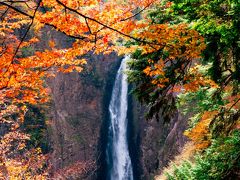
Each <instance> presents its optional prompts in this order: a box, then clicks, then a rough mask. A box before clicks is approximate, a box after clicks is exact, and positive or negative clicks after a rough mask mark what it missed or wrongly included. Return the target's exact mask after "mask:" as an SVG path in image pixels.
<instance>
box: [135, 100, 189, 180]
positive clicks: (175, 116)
mask: <svg viewBox="0 0 240 180" xmlns="http://www.w3.org/2000/svg"><path fill="white" fill-rule="evenodd" d="M136 106H139V105H137V103H135V107H136ZM145 111H146V108H144V107H142V108H140V107H138V110H137V112H135V116H136V117H137V118H138V120H139V122H140V126H139V125H138V126H139V131H140V134H141V143H140V149H141V150H140V151H141V155H140V156H141V157H140V159H141V164H142V165H141V166H142V175H141V179H144V180H148V179H153V177H154V175H156V174H159V173H160V172H161V171H162V170H163V168H164V167H165V166H167V164H168V163H169V161H170V160H172V159H173V158H174V157H175V156H176V155H177V154H178V153H180V151H181V149H182V147H183V145H184V144H185V143H186V141H187V138H186V137H185V136H184V135H183V132H184V130H185V129H186V128H187V121H186V118H185V117H182V116H181V115H180V113H179V112H178V111H177V110H175V111H174V112H173V113H172V114H171V115H170V117H169V119H170V121H169V122H165V121H164V119H163V118H162V116H159V117H160V118H159V119H158V120H156V119H151V120H148V121H146V119H145V118H144V115H143V112H145ZM160 114H161V112H160ZM136 117H135V118H136Z"/></svg>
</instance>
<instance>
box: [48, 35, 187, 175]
mask: <svg viewBox="0 0 240 180" xmlns="http://www.w3.org/2000/svg"><path fill="white" fill-rule="evenodd" d="M51 38H54V39H55V40H56V42H58V43H57V44H58V45H59V47H67V46H69V44H71V40H70V39H69V38H66V37H64V36H63V35H62V34H59V33H56V32H55V33H52V34H51ZM46 41H48V40H46ZM119 60H120V58H119V57H117V56H116V55H115V54H111V55H108V56H96V55H90V57H89V60H88V64H87V66H86V67H85V70H84V71H83V72H82V73H70V74H62V73H59V74H57V76H56V77H55V78H53V79H50V80H48V84H49V86H50V87H51V90H52V110H51V113H50V114H51V119H52V123H51V128H50V130H51V132H50V134H51V141H52V144H53V145H52V148H53V158H52V163H53V171H54V172H58V173H57V174H58V175H59V176H58V177H61V178H63V179H97V171H98V172H100V176H99V174H98V179H102V178H103V177H104V176H102V174H101V171H102V172H104V171H106V169H104V167H98V165H99V166H104V158H105V156H104V155H103V154H104V152H103V148H104V146H106V139H107V125H108V118H107V116H108V113H107V111H108V103H109V100H110V96H111V91H112V84H113V82H114V78H115V75H116V72H117V68H118V65H119V62H120V61H119ZM169 101H171V100H169ZM130 103H131V104H130V106H129V107H130V109H129V118H130V120H131V121H130V122H129V123H130V127H131V129H130V130H129V148H130V154H132V155H131V158H132V161H134V162H133V168H134V171H135V172H136V173H137V174H136V177H135V178H136V179H140V176H141V179H151V178H152V177H153V175H154V174H155V173H156V172H159V171H161V170H162V169H163V167H164V166H166V165H167V163H168V162H169V161H170V160H171V159H172V158H173V157H174V156H175V155H176V154H177V153H178V152H179V151H180V150H181V148H182V146H183V144H184V143H185V141H186V138H184V137H183V135H182V132H183V131H184V129H185V128H186V121H185V120H184V118H182V117H181V116H180V115H179V113H178V112H177V111H175V112H174V113H172V114H171V115H169V117H168V119H170V121H169V122H168V123H164V118H163V117H162V118H161V116H160V119H159V121H157V120H155V119H152V120H150V121H146V120H145V118H144V111H145V109H146V108H144V107H141V106H140V105H139V103H137V102H136V101H135V100H132V101H130ZM99 162H100V163H99ZM84 163H87V164H84ZM74 166H75V167H74ZM76 166H77V167H80V166H82V167H84V172H83V173H82V171H81V170H78V169H77V170H76ZM74 168H75V171H78V172H79V174H75V175H74V174H73V173H70V174H68V173H65V172H67V169H74ZM61 171H62V172H61Z"/></svg>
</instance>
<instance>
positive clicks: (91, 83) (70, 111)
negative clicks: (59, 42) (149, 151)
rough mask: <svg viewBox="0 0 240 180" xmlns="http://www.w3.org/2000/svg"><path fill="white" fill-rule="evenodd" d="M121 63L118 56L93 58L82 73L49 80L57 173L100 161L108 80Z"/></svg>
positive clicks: (92, 175) (58, 76)
mask: <svg viewBox="0 0 240 180" xmlns="http://www.w3.org/2000/svg"><path fill="white" fill-rule="evenodd" d="M118 59H119V57H117V56H116V55H115V54H111V55H108V56H100V55H99V56H96V55H92V56H91V57H90V58H89V60H88V64H87V65H86V67H85V70H84V71H83V72H82V73H70V74H63V73H58V74H57V76H56V77H55V78H53V79H50V80H49V82H48V84H49V86H50V87H51V90H52V100H53V108H52V113H51V114H52V125H51V137H52V138H51V139H52V144H53V158H52V162H53V171H57V170H59V169H64V168H65V167H67V166H69V165H71V164H73V163H75V162H77V161H80V162H96V161H97V156H98V154H99V153H98V152H97V151H98V148H97V146H98V141H99V137H100V128H101V124H102V121H103V108H102V107H103V96H104V93H105V88H106V82H107V79H108V76H109V75H110V73H112V71H114V69H115V66H116V64H117V63H116V62H117V61H118ZM95 164H96V163H95ZM90 170H91V169H89V171H90ZM87 171H88V170H86V172H85V173H88V172H87ZM95 175H96V174H91V176H88V177H87V179H95V178H96V177H94V176H95ZM77 178H80V177H77ZM70 179H72V178H70Z"/></svg>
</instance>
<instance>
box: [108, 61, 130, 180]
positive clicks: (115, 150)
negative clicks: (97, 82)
mask: <svg viewBox="0 0 240 180" xmlns="http://www.w3.org/2000/svg"><path fill="white" fill-rule="evenodd" d="M127 59H128V57H125V58H124V59H123V60H122V63H121V65H120V68H119V69H118V72H117V76H116V79H115V83H114V87H113V91H112V97H111V101H110V105H109V114H110V125H109V137H108V144H107V152H106V153H107V164H108V179H109V180H132V179H133V170H132V163H131V159H130V156H129V151H128V142H127V124H128V122H127V109H128V83H127V80H126V79H127V76H126V74H124V73H123V72H124V71H125V70H126V60H127Z"/></svg>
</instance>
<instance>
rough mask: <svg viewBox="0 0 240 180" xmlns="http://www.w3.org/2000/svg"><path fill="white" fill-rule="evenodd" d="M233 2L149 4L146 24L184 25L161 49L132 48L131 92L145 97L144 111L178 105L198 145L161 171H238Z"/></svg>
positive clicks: (158, 112)
mask: <svg viewBox="0 0 240 180" xmlns="http://www.w3.org/2000/svg"><path fill="white" fill-rule="evenodd" d="M239 8H240V6H239V3H238V2H237V1H236V0H229V1H224V0H220V1H219V0H206V1H201V0H194V1H185V0H172V1H162V2H161V3H160V4H159V5H157V6H156V7H155V8H153V9H152V10H150V11H149V12H148V17H149V19H150V24H151V25H155V26H166V25H167V26H168V27H182V25H183V24H185V25H186V29H181V30H180V32H181V33H180V36H178V34H177V32H174V39H173V40H172V41H170V42H168V43H165V44H164V45H165V46H164V48H162V49H160V50H153V51H152V52H148V53H145V52H144V51H142V50H141V49H138V50H137V51H135V52H134V53H133V55H132V58H133V60H132V61H131V62H129V67H130V71H129V72H128V74H129V81H130V82H132V83H133V84H135V89H134V90H133V93H134V94H135V95H136V96H137V97H138V99H139V100H140V101H141V102H143V103H146V104H147V105H148V107H149V113H148V115H147V117H149V118H152V117H156V118H157V119H158V117H159V116H163V117H165V114H168V115H169V112H171V111H174V110H176V108H178V109H179V110H181V111H182V113H184V114H186V115H187V116H191V117H190V118H189V129H188V130H186V131H185V133H184V134H185V135H186V136H187V137H188V138H189V139H190V140H191V141H193V143H194V147H195V150H196V151H197V154H196V155H194V157H189V158H187V159H185V161H186V162H184V161H183V163H182V166H180V167H176V166H175V167H174V166H171V167H168V169H172V170H173V171H174V172H173V173H172V174H171V175H170V174H168V176H165V177H163V176H161V178H165V179H224V178H231V177H233V178H239V174H238V173H239V150H238V149H239V130H238V129H239V124H240V111H239V107H240V94H239V88H240V87H239V86H240V83H239V82H240V76H239V73H240V69H239V61H240V57H239V52H240V44H239V40H240V36H239V34H240V29H239V27H240V22H239V12H240V9H239ZM165 29H166V28H165ZM175 29H176V30H177V28H175ZM193 30H194V31H193ZM153 32H154V31H153ZM157 32H159V31H157ZM165 32H166V34H167V33H168V32H167V30H165ZM190 32H195V33H194V34H195V36H194V35H193V33H190ZM188 33H190V36H189V37H188V36H187V34H188ZM198 34H199V35H198ZM150 37H151V38H155V39H164V36H160V35H159V36H155V37H153V36H150ZM167 37H168V36H167ZM146 38H147V37H146ZM179 38H180V39H179ZM181 38H184V39H185V40H186V41H185V42H184V43H183V44H181ZM188 38H189V39H188ZM202 38H204V44H205V45H204V44H203V41H202ZM169 39H171V36H170V37H169ZM156 41H157V40H156ZM163 42H164V41H163ZM191 42H192V43H193V44H191V45H190V46H194V45H195V46H196V47H198V48H199V49H198V48H194V47H191V48H193V49H191V53H192V54H188V45H189V44H188V43H191ZM172 44H173V45H172ZM201 47H202V48H201ZM175 51H176V52H177V53H176V54H174V52H175ZM189 55H190V56H189ZM191 55H192V56H191ZM169 99H174V100H170V101H169ZM169 119H170V118H169V117H167V118H165V119H164V120H165V121H168V120H169ZM182 153H184V152H182ZM187 160H189V161H187ZM178 164H179V162H178ZM237 174H238V175H237Z"/></svg>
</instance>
